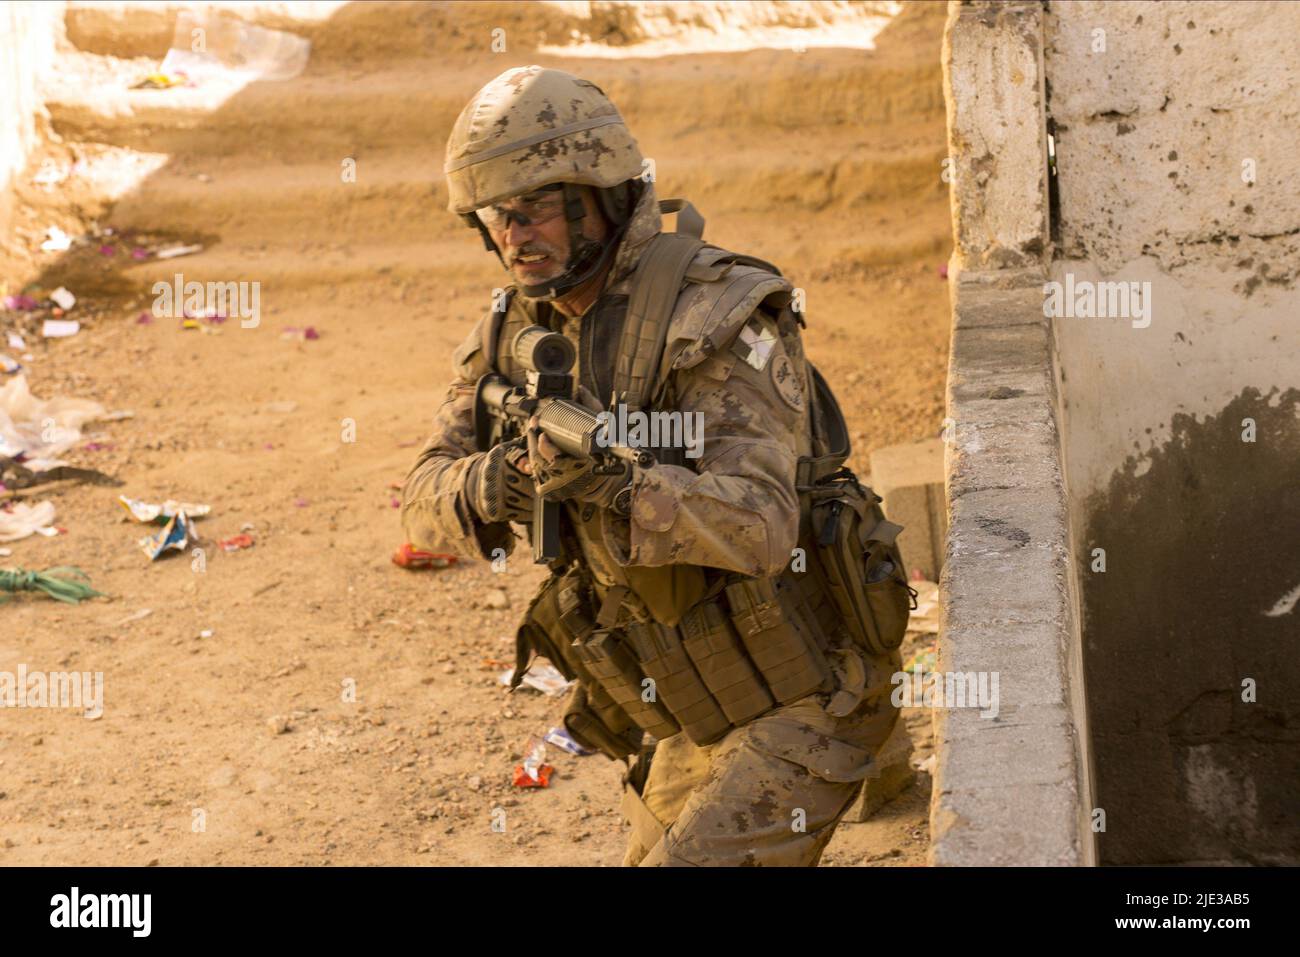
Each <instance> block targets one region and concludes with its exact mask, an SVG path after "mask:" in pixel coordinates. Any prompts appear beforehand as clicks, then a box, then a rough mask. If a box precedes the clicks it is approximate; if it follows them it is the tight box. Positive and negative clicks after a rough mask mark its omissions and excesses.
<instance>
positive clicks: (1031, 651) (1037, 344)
mask: <svg viewBox="0 0 1300 957" xmlns="http://www.w3.org/2000/svg"><path fill="white" fill-rule="evenodd" d="M957 285H958V286H959V288H960V289H961V293H960V295H959V296H957V297H956V303H955V307H954V322H953V340H952V353H951V359H950V369H949V380H948V414H949V416H950V418H951V419H952V420H953V427H952V430H951V443H950V445H949V449H948V455H947V494H948V508H949V534H948V542H947V553H946V558H945V561H944V569H943V575H942V576H941V578H940V594H941V606H942V612H941V615H942V617H941V628H940V636H939V655H938V663H937V667H938V670H939V672H940V673H945V674H946V673H952V672H957V673H974V674H980V673H984V674H986V675H988V676H990V677H989V680H990V682H991V680H992V676H993V675H997V698H996V709H995V710H996V715H994V714H992V713H991V712H992V711H993V710H994V709H987V708H986V709H985V710H986V711H987V712H990V713H989V714H988V716H982V715H981V709H980V708H978V707H965V708H938V709H936V710H935V712H934V722H935V745H936V755H937V757H936V764H935V791H934V798H933V801H932V804H931V813H930V833H931V841H932V845H931V854H930V860H931V863H933V864H945V865H988V864H1019V865H1043V864H1090V863H1093V861H1094V860H1095V854H1094V850H1093V841H1092V835H1091V832H1090V831H1088V830H1087V828H1086V827H1085V824H1086V819H1087V802H1086V800H1084V799H1082V798H1081V795H1082V794H1086V793H1087V791H1088V788H1087V787H1086V784H1084V783H1083V782H1085V781H1086V777H1087V775H1086V772H1085V771H1084V770H1083V769H1084V768H1085V767H1086V764H1085V762H1084V761H1083V760H1082V759H1081V751H1080V747H1079V740H1078V728H1079V727H1081V726H1083V725H1084V721H1083V716H1081V715H1078V714H1076V710H1077V704H1076V703H1075V702H1076V701H1077V700H1078V696H1077V695H1074V696H1072V694H1071V687H1070V678H1069V674H1070V670H1069V660H1070V652H1071V643H1072V641H1073V640H1074V639H1073V635H1074V633H1075V632H1074V629H1073V621H1074V611H1073V606H1072V603H1071V601H1070V596H1069V592H1068V584H1067V582H1068V572H1069V555H1068V542H1069V521H1068V515H1067V511H1066V496H1065V488H1064V484H1063V481H1062V476H1061V464H1060V463H1061V452H1060V439H1059V433H1058V431H1057V423H1056V412H1055V410H1056V401H1055V388H1054V380H1053V375H1052V365H1051V343H1050V338H1049V328H1048V325H1047V320H1046V319H1045V318H1044V317H1043V315H1042V289H1041V285H1042V274H1041V273H1040V274H1039V275H1038V277H1037V278H1036V279H1035V278H1034V277H1033V276H1032V275H1028V274H1026V273H1024V272H1019V273H1018V275H1017V276H1016V277H1013V278H1012V281H1011V282H1010V283H1007V282H1003V283H998V282H992V281H985V282H980V281H967V280H966V278H965V277H962V278H961V280H959V282H958V284H957ZM995 316H996V317H997V318H998V320H999V321H997V322H993V321H990V319H991V318H992V317H995Z"/></svg>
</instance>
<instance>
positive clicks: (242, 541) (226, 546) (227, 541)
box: [217, 535, 253, 552]
mask: <svg viewBox="0 0 1300 957" xmlns="http://www.w3.org/2000/svg"><path fill="white" fill-rule="evenodd" d="M217 544H218V545H220V546H221V550H222V551H224V552H237V551H239V550H240V549H241V548H252V547H253V536H252V535H232V536H231V537H230V538H223V539H220V540H219V541H218V542H217Z"/></svg>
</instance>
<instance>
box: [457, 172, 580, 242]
mask: <svg viewBox="0 0 1300 957" xmlns="http://www.w3.org/2000/svg"><path fill="white" fill-rule="evenodd" d="M563 189H564V187H563V186H562V185H561V184H560V183H555V184H553V185H551V186H543V187H542V188H541V189H535V190H533V191H532V192H531V193H525V194H524V195H523V196H516V197H513V198H511V199H507V200H504V201H502V202H500V203H493V204H492V205H491V206H484V207H483V208H482V209H476V210H474V215H475V216H477V217H478V219H479V222H481V223H482V224H483V225H484V226H486V227H487V228H488V229H490V230H492V231H493V232H504V231H505V230H506V229H507V228H509V226H510V223H511V221H512V220H513V221H514V222H516V223H518V224H519V225H520V226H536V225H540V224H541V223H548V222H550V221H551V220H552V219H554V218H555V217H557V216H559V215H560V214H561V213H563V212H564V192H563Z"/></svg>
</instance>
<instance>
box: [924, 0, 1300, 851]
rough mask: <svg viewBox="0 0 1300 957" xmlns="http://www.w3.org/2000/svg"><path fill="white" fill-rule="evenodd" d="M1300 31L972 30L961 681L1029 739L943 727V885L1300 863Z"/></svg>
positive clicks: (954, 578)
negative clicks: (992, 688) (979, 688)
mask: <svg viewBox="0 0 1300 957" xmlns="http://www.w3.org/2000/svg"><path fill="white" fill-rule="evenodd" d="M1297 30H1300V6H1296V5H1288V4H1267V3H1263V4H1253V3H1162V4H1150V3H1127V2H1116V3H1075V2H1049V3H1046V4H1039V3H1028V2H1024V3H1020V2H1013V3H984V2H972V3H953V4H951V5H950V17H949V24H948V37H947V41H946V45H945V64H944V66H945V81H946V93H947V96H948V109H949V142H950V151H951V161H952V169H953V171H954V173H955V179H954V180H953V183H952V208H953V218H954V236H955V239H956V250H955V252H954V256H953V262H952V264H951V266H950V276H951V281H952V283H953V293H954V295H953V302H954V322H953V329H954V331H953V350H952V366H951V370H950V382H949V414H950V417H951V418H952V420H953V429H952V435H951V442H950V447H949V454H948V459H949V461H948V496H949V509H950V524H951V532H950V536H949V543H948V562H947V566H946V568H945V571H944V576H943V582H942V583H941V584H942V585H943V589H944V599H945V600H944V604H945V610H946V614H947V621H946V622H945V630H944V633H943V635H942V636H941V641H940V667H941V669H943V668H953V667H956V668H960V669H962V670H966V669H977V668H980V667H987V666H988V664H987V663H988V662H989V661H992V660H1000V661H1003V662H1005V667H1006V669H1007V670H1008V671H1011V672H1013V673H1015V674H1017V675H1018V676H1019V677H1018V678H1017V679H1016V680H1013V681H1012V682H1010V684H1011V686H1012V688H1013V689H1014V690H1013V693H1012V694H1010V695H1009V694H1008V691H1007V688H1008V682H1007V680H1006V677H1005V673H1004V678H1003V695H1002V696H1003V699H1004V706H1003V711H1004V713H1005V711H1006V703H1008V702H1009V703H1010V704H1012V705H1013V706H1015V707H1018V708H1019V709H1020V714H1021V715H1022V716H1023V718H1022V719H1021V720H1017V721H1016V722H1015V726H1014V728H1012V729H1008V730H1012V731H1013V734H1014V736H1015V740H1014V742H1013V743H1012V744H1011V745H1010V746H1008V745H1007V744H1006V742H1004V741H1003V740H1002V739H1001V738H1000V736H1001V735H1005V734H1006V730H1003V729H997V730H994V728H993V727H992V726H991V725H987V724H981V723H980V722H979V720H978V719H976V718H974V717H973V716H971V715H970V714H968V713H963V712H959V711H939V712H936V726H937V728H942V729H943V733H942V735H941V740H942V741H943V742H944V743H943V744H941V745H940V751H939V753H940V759H939V768H938V773H937V775H936V787H937V791H936V798H935V804H934V808H933V811H932V820H931V826H932V833H933V838H934V851H933V857H934V860H935V861H936V862H937V863H988V862H995V863H996V862H1004V861H1006V862H1010V861H1016V862H1048V861H1059V862H1068V863H1090V862H1093V861H1097V862H1100V863H1127V864H1138V863H1147V864H1155V863H1190V862H1207V863H1296V862H1297V861H1300V818H1297V816H1296V814H1295V807H1296V806H1297V797H1298V796H1300V793H1298V792H1300V785H1298V784H1297V782H1300V747H1298V746H1297V745H1300V715H1298V714H1297V711H1300V627H1297V622H1296V606H1297V604H1298V602H1297V599H1298V598H1300V488H1298V487H1297V484H1296V481H1295V478H1296V464H1297V463H1298V462H1300V418H1298V416H1300V336H1297V333H1296V323H1297V320H1298V319H1300V294H1298V292H1297V289H1296V278H1297V272H1298V271H1300V185H1297V184H1298V183H1300V180H1297V179H1296V178H1295V176H1294V171H1293V168H1292V167H1293V165H1294V164H1293V157H1294V156H1295V155H1296V147H1297V146H1298V145H1300V142H1298V140H1300V122H1297V120H1298V119H1300V83H1297V80H1300V76H1298V75H1297V73H1298V72H1300V60H1297V58H1296V57H1295V56H1294V52H1293V51H1294V39H1293V38H1294V37H1295V35H1296V33H1297ZM1048 130H1051V131H1052V133H1053V139H1054V141H1055V157H1054V162H1055V167H1056V172H1057V175H1055V176H1052V175H1050V173H1049V170H1050V168H1051V165H1052V160H1051V159H1049V157H1048V155H1047V154H1048V147H1047V139H1048V136H1047V133H1048ZM1289 161H1290V162H1289ZM1045 281H1051V282H1055V283H1059V284H1060V286H1059V287H1057V291H1058V292H1060V293H1061V294H1062V296H1064V295H1067V294H1070V293H1073V294H1074V295H1073V297H1072V300H1071V301H1072V302H1073V304H1074V305H1075V306H1076V307H1078V308H1077V309H1076V312H1079V313H1083V312H1084V311H1086V309H1087V300H1086V298H1080V296H1081V295H1082V296H1085V297H1086V295H1087V294H1089V293H1097V292H1099V291H1100V292H1101V294H1102V298H1105V299H1106V305H1107V306H1108V307H1110V310H1109V315H1100V316H1095V317H1094V316H1090V315H1083V314H1061V313H1053V314H1052V315H1051V317H1050V318H1049V317H1047V314H1048V313H1049V312H1050V311H1051V310H1050V309H1049V307H1048V302H1049V296H1050V295H1051V293H1052V287H1051V286H1049V285H1047V284H1046V283H1045ZM1119 282H1124V283H1136V284H1137V285H1136V286H1132V287H1126V288H1128V289H1130V290H1131V291H1135V292H1136V293H1137V295H1136V296H1135V297H1134V298H1133V299H1132V300H1131V301H1129V302H1128V303H1127V304H1126V305H1127V306H1128V307H1129V311H1128V312H1118V313H1117V310H1116V307H1118V306H1120V305H1121V302H1120V300H1119V299H1118V298H1115V299H1113V300H1112V299H1110V298H1109V297H1108V294H1107V290H1106V287H1104V286H1102V287H1098V286H1097V285H1096V284H1101V283H1119ZM1085 290H1086V292H1084V291H1085ZM1119 291H1120V287H1119V286H1112V287H1110V292H1111V293H1113V294H1118V292H1119ZM1060 305H1062V306H1064V303H1063V302H1062V303H1060ZM1067 741H1068V742H1069V746H1067ZM945 750H946V751H947V754H945ZM997 762H1001V763H1000V764H999V763H997ZM990 768H996V772H993V771H991V770H989V769H990ZM1026 785H1032V786H1026ZM1061 809H1064V811H1063V812H1062V810H1061ZM1052 810H1055V811H1056V812H1057V813H1055V814H1052V813H1050V812H1051V811H1052ZM1016 822H1019V824H1020V827H1019V831H1020V833H1017V830H1016ZM1026 822H1032V823H1026ZM1071 825H1073V827H1071ZM1094 827H1095V828H1096V832H1097V833H1096V834H1095V837H1094V834H1093V832H1094Z"/></svg>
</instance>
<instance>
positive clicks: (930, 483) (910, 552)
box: [871, 439, 948, 581]
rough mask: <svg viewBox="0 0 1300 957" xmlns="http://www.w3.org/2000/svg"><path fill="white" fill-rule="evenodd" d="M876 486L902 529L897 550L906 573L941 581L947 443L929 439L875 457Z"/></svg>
mask: <svg viewBox="0 0 1300 957" xmlns="http://www.w3.org/2000/svg"><path fill="white" fill-rule="evenodd" d="M871 486H872V488H873V489H874V490H875V492H876V494H877V495H879V496H880V497H881V498H882V499H883V500H884V502H883V508H884V510H885V514H886V515H887V516H889V519H890V521H893V522H897V523H898V524H900V525H902V526H903V531H902V532H901V533H900V534H899V536H898V547H899V549H900V550H901V551H902V554H903V560H904V561H905V562H906V564H907V573H908V575H909V576H910V575H911V574H912V572H914V571H919V572H920V573H921V576H922V577H923V578H925V579H926V580H927V581H938V580H939V572H940V570H941V569H942V568H943V541H944V538H945V536H947V534H948V509H947V507H946V505H945V502H944V494H943V442H942V441H940V440H939V439H929V440H927V441H925V442H912V443H909V444H907V445H890V446H886V447H885V448H882V449H876V450H875V451H874V452H872V453H871Z"/></svg>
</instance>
